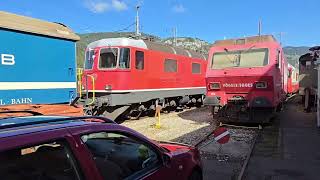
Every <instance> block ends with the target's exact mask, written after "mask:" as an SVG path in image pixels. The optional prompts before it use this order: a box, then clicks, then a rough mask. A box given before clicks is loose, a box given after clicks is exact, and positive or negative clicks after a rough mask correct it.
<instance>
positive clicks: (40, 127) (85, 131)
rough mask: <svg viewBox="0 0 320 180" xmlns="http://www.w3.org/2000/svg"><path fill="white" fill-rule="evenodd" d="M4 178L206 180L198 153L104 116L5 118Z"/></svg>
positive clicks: (1, 130)
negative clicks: (203, 176) (160, 140)
mask: <svg viewBox="0 0 320 180" xmlns="http://www.w3.org/2000/svg"><path fill="white" fill-rule="evenodd" d="M0 162H1V163H0V179H1V180H42V179H43V180H75V179H80V180H83V179H87V180H89V179H98V180H100V179H101V180H102V179H110V180H113V179H175V180H178V179H202V167H201V162H200V156H199V152H198V150H197V149H195V148H193V147H190V146H187V145H183V144H177V143H164V142H161V143H160V142H156V141H152V140H149V139H148V138H146V137H145V136H143V135H141V134H140V133H138V132H136V131H134V130H132V129H129V128H127V127H124V126H121V125H119V124H116V123H114V122H113V121H111V120H109V119H106V118H103V117H61V116H42V115H36V116H25V117H9V118H8V117H7V118H2V119H0Z"/></svg>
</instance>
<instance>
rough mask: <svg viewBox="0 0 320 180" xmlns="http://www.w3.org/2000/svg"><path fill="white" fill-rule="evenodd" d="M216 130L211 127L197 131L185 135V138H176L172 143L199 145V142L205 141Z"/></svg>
mask: <svg viewBox="0 0 320 180" xmlns="http://www.w3.org/2000/svg"><path fill="white" fill-rule="evenodd" d="M214 129H215V126H214V125H209V126H206V127H203V128H200V129H197V130H195V131H192V132H190V133H187V134H184V135H183V136H180V137H178V138H175V139H173V140H172V141H173V142H179V143H184V144H188V145H191V146H195V145H197V144H199V142H201V141H203V139H204V138H206V137H208V136H209V135H211V134H212V132H213V130H214Z"/></svg>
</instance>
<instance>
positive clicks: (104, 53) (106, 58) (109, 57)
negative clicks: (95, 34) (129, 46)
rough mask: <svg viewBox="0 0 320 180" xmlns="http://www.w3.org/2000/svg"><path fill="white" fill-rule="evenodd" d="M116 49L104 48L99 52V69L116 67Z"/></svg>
mask: <svg viewBox="0 0 320 180" xmlns="http://www.w3.org/2000/svg"><path fill="white" fill-rule="evenodd" d="M117 59H118V49H117V48H106V49H101V50H100V59H99V68H101V69H113V68H116V67H117Z"/></svg>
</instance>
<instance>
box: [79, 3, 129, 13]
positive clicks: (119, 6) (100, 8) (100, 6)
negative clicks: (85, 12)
mask: <svg viewBox="0 0 320 180" xmlns="http://www.w3.org/2000/svg"><path fill="white" fill-rule="evenodd" d="M84 3H85V7H86V8H87V9H89V10H90V11H91V12H93V13H104V12H106V11H109V10H116V11H124V10H127V9H128V6H127V4H126V3H125V2H124V1H121V0H85V1H84Z"/></svg>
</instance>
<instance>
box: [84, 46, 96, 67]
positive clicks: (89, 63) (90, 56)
mask: <svg viewBox="0 0 320 180" xmlns="http://www.w3.org/2000/svg"><path fill="white" fill-rule="evenodd" d="M93 60H94V50H88V51H86V57H85V62H84V68H85V69H92V67H93Z"/></svg>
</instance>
